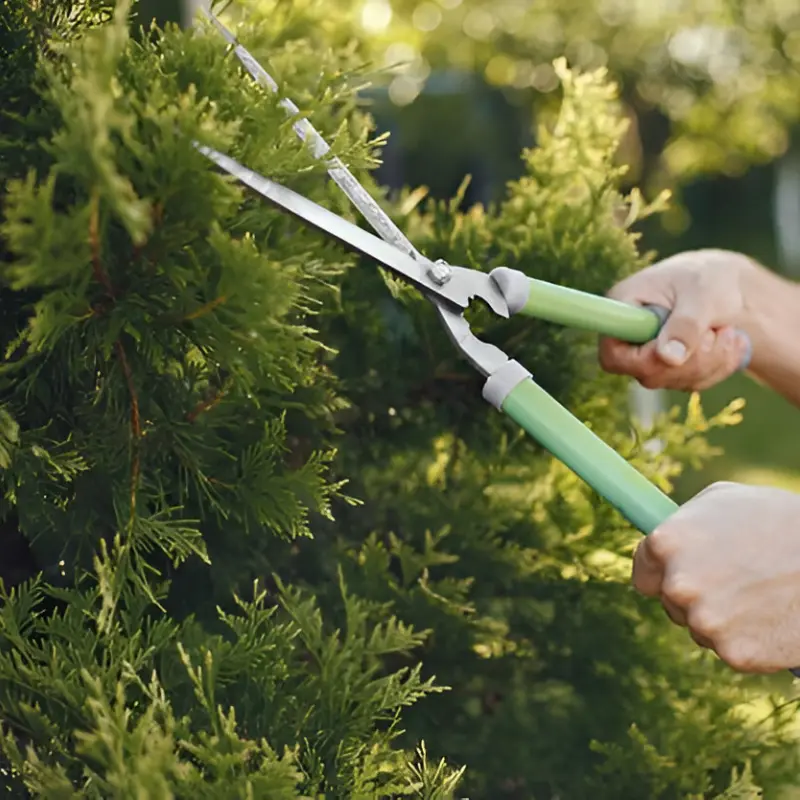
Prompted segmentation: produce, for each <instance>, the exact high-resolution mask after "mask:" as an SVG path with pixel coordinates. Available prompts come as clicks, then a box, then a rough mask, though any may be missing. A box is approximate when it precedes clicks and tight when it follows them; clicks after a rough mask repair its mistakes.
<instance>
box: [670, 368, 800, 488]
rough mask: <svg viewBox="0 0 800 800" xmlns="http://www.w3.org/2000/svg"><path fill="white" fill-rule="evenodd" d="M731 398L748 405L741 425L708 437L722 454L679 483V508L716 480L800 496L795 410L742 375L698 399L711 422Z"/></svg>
mask: <svg viewBox="0 0 800 800" xmlns="http://www.w3.org/2000/svg"><path fill="white" fill-rule="evenodd" d="M736 397H743V398H744V399H745V401H746V403H747V405H746V406H745V408H744V410H743V417H744V419H743V421H742V422H741V423H740V424H739V425H736V426H735V427H732V428H724V429H721V430H714V431H711V432H710V433H709V437H708V438H709V441H711V442H712V443H713V444H714V445H717V446H719V447H721V448H722V449H723V451H724V452H723V454H722V455H721V456H718V457H717V458H715V459H713V460H712V461H711V462H710V463H709V464H707V465H706V466H705V467H704V468H703V469H701V470H697V471H692V472H688V473H687V474H686V475H684V476H683V477H682V479H681V480H680V481H679V483H678V485H677V487H676V499H677V500H678V501H679V502H683V501H685V500H688V499H689V498H690V497H691V496H692V495H694V494H696V493H697V492H698V491H700V490H701V489H702V488H704V487H705V486H707V485H708V484H709V483H712V482H713V481H718V480H732V481H740V482H742V483H749V484H758V485H770V486H781V487H783V488H787V489H792V490H794V491H798V492H800V409H797V408H795V407H794V406H792V405H791V404H790V403H789V402H787V401H786V400H784V399H783V398H782V397H780V396H779V395H777V394H775V393H774V392H772V391H771V390H770V389H768V388H766V387H765V386H762V385H760V384H758V383H756V382H755V381H753V380H752V379H750V378H748V377H746V376H744V375H736V376H733V377H731V378H730V379H729V380H727V381H725V382H724V383H722V384H720V385H719V386H717V387H715V388H714V389H711V390H709V391H707V392H703V394H702V396H701V399H702V403H703V408H704V409H705V410H706V413H707V414H708V415H709V416H711V415H712V414H713V413H716V411H717V410H718V409H720V408H722V407H723V406H725V405H726V404H727V403H729V402H730V401H731V400H733V399H734V398H736ZM668 400H669V404H670V405H675V404H679V405H681V406H685V405H686V402H687V395H685V394H679V393H670V396H669V398H668Z"/></svg>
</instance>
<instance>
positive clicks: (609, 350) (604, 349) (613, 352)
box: [597, 340, 622, 374]
mask: <svg viewBox="0 0 800 800" xmlns="http://www.w3.org/2000/svg"><path fill="white" fill-rule="evenodd" d="M597 360H598V361H599V362H600V366H601V367H602V368H603V369H604V370H605V371H606V372H610V373H612V374H613V373H620V372H621V371H622V368H621V367H622V365H621V363H620V362H621V359H620V358H619V355H618V353H617V348H616V347H615V346H614V343H613V342H610V341H608V340H603V341H601V342H600V345H599V347H598V349H597Z"/></svg>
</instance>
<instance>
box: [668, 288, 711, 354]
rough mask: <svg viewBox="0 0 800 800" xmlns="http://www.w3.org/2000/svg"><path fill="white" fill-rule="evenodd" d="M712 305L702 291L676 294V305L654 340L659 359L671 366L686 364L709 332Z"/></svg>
mask: <svg viewBox="0 0 800 800" xmlns="http://www.w3.org/2000/svg"><path fill="white" fill-rule="evenodd" d="M710 308H711V304H710V303H709V302H708V297H706V295H705V293H704V292H700V291H684V292H679V293H678V295H677V297H676V300H675V305H674V307H673V309H672V311H671V312H670V315H669V317H668V318H667V321H666V322H665V323H664V326H663V327H662V329H661V331H660V333H659V335H658V338H657V340H656V351H657V352H658V355H659V357H660V358H661V359H662V360H663V361H664V362H665V363H666V364H669V365H670V366H673V367H678V366H681V365H683V364H685V363H686V362H687V361H688V360H689V359H690V358H691V357H692V356H693V355H694V354H695V353H696V352H697V350H698V349H699V348H700V346H701V344H702V341H703V337H704V335H705V334H706V332H707V331H709V330H711V328H712V322H713V319H712V317H711V313H710Z"/></svg>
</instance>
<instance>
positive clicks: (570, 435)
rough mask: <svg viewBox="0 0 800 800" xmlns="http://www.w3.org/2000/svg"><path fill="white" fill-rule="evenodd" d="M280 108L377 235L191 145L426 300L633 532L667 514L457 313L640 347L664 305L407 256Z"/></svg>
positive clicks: (663, 503) (310, 131) (301, 126)
mask: <svg viewBox="0 0 800 800" xmlns="http://www.w3.org/2000/svg"><path fill="white" fill-rule="evenodd" d="M204 13H205V15H206V17H207V18H208V19H209V20H210V21H211V22H212V24H213V25H214V26H215V27H216V29H217V30H218V31H219V32H220V33H221V34H222V36H223V37H224V38H225V39H226V41H227V42H228V44H229V46H230V48H232V49H233V51H234V53H235V54H236V56H237V57H238V58H239V60H240V62H241V63H242V65H243V66H244V68H245V69H246V70H247V71H248V72H249V73H250V75H251V76H252V77H253V78H254V79H255V80H256V81H257V82H258V83H260V84H261V85H262V86H264V87H265V88H267V89H268V90H270V91H271V92H275V93H277V92H278V86H277V84H276V82H275V81H274V80H273V79H272V78H271V77H270V75H269V74H268V73H267V72H266V71H265V70H264V68H263V67H262V66H261V65H260V64H259V63H258V61H256V59H255V58H254V57H253V56H252V55H251V54H250V53H249V52H248V51H247V50H246V49H245V48H244V47H243V46H242V45H241V44H239V43H238V41H237V40H236V38H235V37H234V35H233V34H232V33H231V32H230V31H229V30H228V29H227V28H226V27H225V26H224V25H223V24H222V22H220V20H219V19H218V18H217V17H216V16H215V15H214V14H213V13H212V12H210V11H208V10H204ZM280 104H281V105H282V106H283V107H284V108H285V109H286V110H287V112H288V113H289V114H291V115H292V116H294V117H296V120H295V121H294V123H293V126H294V130H295V132H296V134H297V135H298V137H299V138H300V139H301V140H302V141H304V142H306V143H307V144H310V145H311V147H312V149H313V153H314V155H315V156H316V157H317V158H319V159H325V160H326V161H327V168H328V174H329V175H330V177H331V178H332V179H333V181H334V182H335V183H336V184H337V185H338V186H339V188H340V189H341V190H342V191H343V192H344V193H345V194H346V195H347V197H348V198H349V199H350V200H351V202H352V203H353V205H354V206H355V207H356V208H357V209H358V210H359V211H360V212H361V214H362V215H363V216H364V217H365V219H366V220H367V221H368V222H369V223H370V225H371V226H372V228H373V229H374V230H375V231H376V233H377V234H378V236H375V235H373V234H372V233H369V232H368V231H366V230H363V229H362V228H359V227H358V226H356V225H354V224H353V223H351V222H349V221H347V220H345V219H343V218H342V217H340V216H338V215H337V214H334V213H333V212H331V211H329V210H328V209H326V208H323V207H322V206H320V205H318V204H317V203H314V202H312V201H311V200H309V199H308V198H306V197H304V196H302V195H300V194H298V193H297V192H294V191H292V190H291V189H289V188H287V187H286V186H283V185H280V184H278V183H276V182H274V181H272V180H270V179H269V178H266V177H264V176H263V175H259V174H258V173H256V172H254V171H253V170H251V169H248V168H247V167H245V166H244V165H242V164H240V163H239V162H237V161H236V160H234V159H233V158H231V157H229V156H227V155H225V154H223V153H220V152H218V151H217V150H214V149H213V148H211V147H207V146H205V145H202V144H198V143H195V146H196V147H197V148H198V149H199V150H200V151H201V152H202V153H203V154H204V155H206V156H207V157H208V158H209V159H210V160H211V161H213V162H214V163H215V164H216V165H217V166H218V167H219V168H220V169H222V170H223V171H224V172H226V173H227V174H229V175H230V176H232V177H234V178H235V179H237V180H238V181H240V182H241V183H243V184H244V185H246V186H248V187H249V188H250V189H252V190H254V191H255V192H257V193H258V194H259V195H261V196H262V197H263V198H264V199H266V200H268V201H269V202H270V203H272V204H273V205H275V206H277V207H278V208H280V209H282V210H283V211H285V212H288V213H289V214H292V215H293V216H295V217H296V218H298V219H299V220H301V221H302V222H303V223H305V224H306V225H309V226H312V227H314V228H317V229H318V230H320V231H322V232H323V233H324V234H325V235H327V236H330V237H333V238H334V239H336V240H338V241H339V242H340V243H341V244H342V245H344V246H346V247H347V248H349V249H351V250H353V251H355V252H357V253H360V254H362V255H364V256H367V257H368V258H370V259H372V260H374V261H376V262H378V263H379V264H380V265H381V266H383V267H384V268H386V269H388V270H389V271H390V272H391V273H392V274H393V275H395V276H396V277H398V278H400V279H402V280H404V281H407V282H409V283H411V284H412V285H413V286H415V287H416V288H417V289H418V290H419V291H420V292H422V294H423V295H424V296H425V297H426V298H427V299H428V300H429V301H430V302H431V303H432V304H433V306H434V308H435V309H436V313H437V314H438V316H439V319H440V321H441V323H442V324H443V326H444V328H445V330H446V331H447V333H448V334H449V336H450V338H451V340H452V342H453V343H454V345H455V346H456V347H457V348H458V350H459V351H460V353H461V355H462V356H463V357H464V358H465V359H466V360H467V361H468V362H469V363H470V364H471V365H472V366H473V367H474V368H475V369H476V370H478V372H480V373H481V374H482V375H483V376H484V377H485V378H486V382H485V383H484V385H483V392H482V394H483V397H484V399H485V400H486V401H487V402H489V403H491V404H492V405H493V406H494V407H495V408H496V409H498V410H499V411H501V412H502V413H504V414H506V415H507V416H508V417H510V418H511V419H512V420H514V422H516V423H517V424H518V425H519V426H520V427H522V428H523V429H524V430H525V431H526V432H527V433H528V434H529V435H530V436H531V437H533V438H534V439H535V440H536V441H537V442H538V443H539V444H540V445H542V447H544V448H545V449H546V450H548V451H549V452H550V453H551V454H552V455H553V456H555V457H556V458H557V459H559V460H560V461H561V462H562V463H564V464H565V465H566V466H567V467H569V468H570V469H571V470H572V471H573V472H574V473H576V474H577V475H578V476H579V477H580V478H582V479H583V480H584V481H585V482H586V483H588V484H589V486H591V487H592V488H593V489H594V490H595V491H596V492H597V493H598V494H599V495H600V496H601V497H603V498H605V500H606V501H607V502H609V503H610V504H611V505H612V506H614V507H615V508H616V509H617V510H618V511H619V512H620V513H621V514H622V516H623V517H625V518H626V519H627V520H628V521H629V522H630V523H631V524H633V525H634V526H635V527H636V528H637V529H639V530H640V531H641V532H642V533H644V534H648V533H651V532H652V531H653V530H655V529H656V528H657V527H658V526H659V525H660V524H661V523H662V522H663V521H664V520H666V519H667V518H668V517H669V516H670V515H671V514H672V513H673V512H674V511H676V510H677V508H678V505H677V504H676V503H675V501H674V500H672V499H671V498H670V497H669V496H667V495H666V494H665V493H664V492H662V491H661V490H660V489H659V488H658V487H657V486H655V484H653V483H652V482H651V481H649V480H648V479H647V478H646V477H645V476H644V475H643V474H642V473H640V472H639V471H638V470H637V469H636V468H635V467H633V466H632V465H631V464H630V463H628V461H626V460H625V459H624V458H623V457H622V456H621V455H620V454H619V453H617V452H616V451H615V450H614V449H613V448H611V447H609V446H608V445H607V444H606V443H605V442H604V441H603V440H602V439H600V438H599V437H598V436H597V435H596V434H595V433H593V432H592V431H591V430H589V428H587V427H586V426H585V425H584V424H583V423H582V422H581V421H580V420H579V419H578V418H577V417H575V416H574V415H573V414H572V413H571V412H570V411H568V410H567V409H566V408H565V407H564V406H563V405H561V403H559V402H558V401H557V400H556V399H555V398H553V397H552V396H550V395H549V394H548V393H547V392H546V391H545V390H544V389H542V387H540V386H539V385H538V384H537V383H536V382H535V381H534V379H533V376H532V374H531V373H530V372H529V371H528V370H527V369H526V368H525V367H524V366H522V365H521V364H520V363H519V362H517V361H515V360H514V359H512V358H509V356H508V355H506V353H504V352H503V351H502V350H501V349H499V348H498V347H496V346H494V345H492V344H488V343H487V342H483V341H481V340H480V339H478V338H477V337H476V336H475V335H474V334H473V333H472V331H471V330H470V326H469V323H468V322H467V320H466V319H465V317H464V312H465V311H466V309H467V308H468V307H469V305H470V302H471V301H472V300H474V299H479V300H482V301H483V302H484V303H486V304H487V305H488V306H489V308H490V309H491V310H492V311H493V312H494V313H495V314H498V315H500V316H501V317H505V318H508V317H510V316H511V315H514V314H520V315H524V316H529V317H537V318H539V319H542V320H547V321H549V322H553V323H556V324H561V325H569V326H572V327H576V328H581V329H584V330H591V331H594V332H596V333H599V334H601V335H605V336H610V337H613V338H616V339H620V340H622V341H627V342H630V343H634V344H643V343H645V342H648V341H650V340H652V339H653V338H655V337H656V336H657V334H658V332H659V330H660V329H661V327H662V325H663V324H664V322H665V320H666V318H667V316H668V314H669V311H668V310H667V309H664V308H660V307H654V306H648V307H642V306H634V305H630V304H628V303H622V302H619V301H616V300H612V299H609V298H606V297H601V296H597V295H593V294H589V293H586V292H582V291H578V290H575V289H571V288H568V287H563V286H559V285H556V284H552V283H548V282H545V281H541V280H537V279H534V278H530V277H528V276H527V275H525V274H524V273H522V272H520V271H518V270H514V269H509V268H507V267H498V268H496V269H494V270H492V271H491V272H489V273H486V272H481V271H479V270H473V269H469V268H465V267H459V266H453V265H450V264H448V263H446V262H444V261H441V260H439V261H431V260H430V259H428V258H426V257H425V256H424V255H422V254H421V253H419V252H417V250H416V249H415V248H414V246H413V245H412V244H411V242H409V241H408V239H407V238H406V237H405V235H404V234H403V233H402V231H400V229H399V228H398V227H397V226H396V225H395V224H394V223H393V222H392V220H391V219H390V218H389V217H388V216H387V214H386V213H385V212H384V211H383V210H382V209H381V208H380V207H379V206H378V204H377V203H376V202H375V200H374V199H373V198H372V197H371V195H369V193H368V192H367V191H366V189H364V187H363V186H362V185H361V184H360V183H359V182H358V181H357V180H356V178H355V177H354V176H353V175H352V173H351V172H350V171H349V170H348V169H347V168H346V167H345V165H344V164H343V163H342V162H341V161H340V160H339V159H338V158H335V157H330V155H329V153H330V147H329V146H328V144H327V143H326V142H325V141H324V139H323V138H322V137H321V136H320V134H319V133H318V132H317V131H316V130H315V129H314V127H313V126H312V125H311V123H310V122H308V120H306V119H304V118H302V117H300V112H299V109H298V108H297V107H296V106H295V105H294V103H292V102H291V100H288V99H286V98H283V99H281V100H280ZM744 366H746V365H744Z"/></svg>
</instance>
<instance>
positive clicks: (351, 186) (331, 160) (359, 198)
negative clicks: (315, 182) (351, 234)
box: [202, 8, 419, 258]
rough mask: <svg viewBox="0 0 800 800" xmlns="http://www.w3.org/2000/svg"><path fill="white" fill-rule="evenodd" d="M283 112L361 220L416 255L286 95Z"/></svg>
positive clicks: (253, 71) (256, 67) (250, 63)
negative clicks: (292, 120)
mask: <svg viewBox="0 0 800 800" xmlns="http://www.w3.org/2000/svg"><path fill="white" fill-rule="evenodd" d="M202 13H203V14H204V15H205V16H206V17H207V18H208V19H209V20H210V22H211V24H212V25H213V26H214V27H215V28H216V29H217V31H218V32H219V33H220V34H221V35H222V36H223V38H224V39H225V41H226V42H228V44H229V45H230V46H231V47H232V48H233V52H234V53H235V55H236V57H237V58H238V59H239V61H240V62H241V64H242V66H244V68H245V69H246V70H247V71H248V72H249V73H250V76H251V77H252V78H253V79H254V80H255V81H256V82H257V83H259V84H261V85H262V86H263V87H264V88H265V89H267V90H268V91H270V92H273V93H277V91H278V84H277V83H276V82H275V79H274V78H273V77H272V76H271V75H270V74H269V73H268V72H267V71H266V70H265V69H264V67H262V66H261V64H259V63H258V61H257V60H256V59H255V57H254V56H253V55H252V53H250V52H249V51H248V50H247V49H246V48H245V47H244V46H242V45H241V44H239V42H238V41H237V40H236V37H235V36H234V35H233V33H232V32H231V31H229V30H228V29H227V28H226V27H225V26H224V25H223V24H222V21H221V20H220V19H219V17H217V16H216V14H214V12H213V11H211V10H210V9H205V8H204V9H202ZM278 104H279V105H280V106H282V107H283V108H284V109H285V110H286V112H287V113H288V114H289V115H290V116H292V117H295V122H294V123H293V124H292V128H294V132H295V133H296V134H297V136H298V137H299V138H300V140H301V141H303V142H311V146H312V152H313V153H314V156H315V157H316V158H319V159H324V160H325V162H326V165H327V168H328V174H329V175H330V176H331V179H332V180H333V182H334V183H335V184H336V185H337V186H338V187H339V188H340V189H341V190H342V191H343V192H344V193H345V194H346V195H347V197H348V198H349V199H350V202H351V203H352V204H353V205H354V206H355V207H356V208H357V209H358V210H359V211H360V212H361V213H362V214H363V215H364V219H366V220H367V222H369V224H370V225H372V227H373V229H374V230H375V232H376V233H377V234H378V235H379V236H380V237H381V239H383V240H384V241H386V242H389V243H390V244H393V245H394V246H395V247H397V248H398V249H400V250H403V251H404V252H405V253H407V254H408V255H410V256H413V257H415V258H416V257H417V256H419V253H418V252H417V250H416V248H415V247H414V245H412V244H411V242H410V241H409V240H408V239H407V238H406V236H405V234H404V233H403V232H402V231H401V230H400V229H399V228H398V227H397V225H395V224H394V222H392V220H391V218H390V217H389V215H388V214H387V213H386V212H385V211H384V210H383V209H382V208H381V207H380V206H379V205H378V204H377V203H376V202H375V200H374V199H373V198H372V196H371V195H370V194H369V192H368V191H367V190H366V189H365V188H364V187H363V186H362V185H361V184H360V183H359V182H358V180H357V179H356V177H355V176H354V175H353V173H352V172H350V170H349V169H347V167H346V166H345V165H344V164H343V163H342V162H341V160H340V159H339V158H337V157H335V156H333V157H329V154H330V151H331V148H330V146H329V145H328V143H327V142H326V141H325V140H324V139H323V138H322V136H321V135H320V134H319V132H318V131H317V130H316V128H314V126H313V125H312V124H311V123H310V122H309V121H308V120H307V119H306V118H305V117H301V116H300V109H299V108H298V107H297V106H296V105H295V104H294V103H293V102H292V101H291V100H289V98H288V97H283V98H281V99H280V100H279V101H278Z"/></svg>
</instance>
